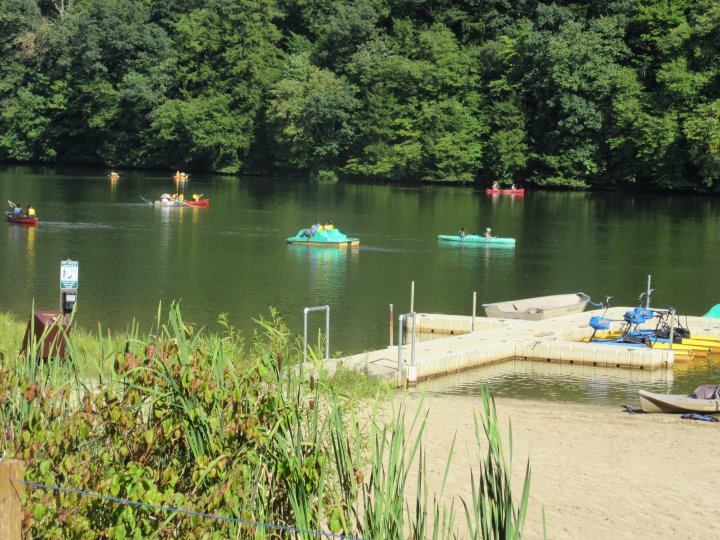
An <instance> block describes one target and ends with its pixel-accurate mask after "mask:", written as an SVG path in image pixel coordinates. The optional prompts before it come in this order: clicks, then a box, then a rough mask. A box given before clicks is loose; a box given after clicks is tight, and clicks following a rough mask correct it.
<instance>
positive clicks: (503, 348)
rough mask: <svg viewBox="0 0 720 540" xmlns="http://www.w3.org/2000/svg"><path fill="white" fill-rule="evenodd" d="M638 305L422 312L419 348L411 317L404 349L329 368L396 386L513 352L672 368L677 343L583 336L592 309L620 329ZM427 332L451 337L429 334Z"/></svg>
mask: <svg viewBox="0 0 720 540" xmlns="http://www.w3.org/2000/svg"><path fill="white" fill-rule="evenodd" d="M632 309H633V308H630V307H616V308H611V309H609V310H608V311H607V313H605V311H604V310H595V311H585V312H583V313H577V314H572V315H564V316H561V317H554V318H551V319H546V320H543V321H521V320H515V319H495V318H487V317H470V316H462V315H440V314H425V313H418V314H416V316H415V330H416V333H417V336H418V339H416V343H415V348H414V354H413V347H412V344H411V343H410V342H411V341H412V330H411V329H412V319H408V320H407V325H408V326H407V328H408V331H407V332H406V333H405V335H406V337H404V338H403V347H402V351H398V347H397V346H391V347H387V348H385V349H382V350H379V351H370V352H366V353H361V354H355V355H352V356H348V357H345V358H341V359H338V360H332V361H328V362H327V363H326V367H327V368H328V369H329V370H330V371H334V368H335V367H336V366H337V365H338V364H342V365H343V366H344V367H347V368H350V369H357V370H363V371H367V372H368V373H369V374H371V375H373V376H376V377H379V378H382V379H386V380H391V381H393V382H394V383H395V384H396V385H397V386H405V385H412V384H415V383H417V382H419V381H423V380H428V379H433V378H436V377H442V376H444V375H448V374H451V373H456V372H459V371H464V370H468V369H473V368H477V367H482V366H486V365H491V364H495V363H498V362H504V361H507V360H513V359H522V360H532V361H542V362H558V363H567V364H581V365H589V366H604V367H618V368H633V369H647V370H655V369H667V368H669V367H672V365H673V363H674V362H675V355H674V353H673V351H672V350H659V349H650V348H638V347H623V346H615V345H613V346H608V345H601V344H595V343H583V342H582V339H583V338H587V337H590V336H591V335H592V333H593V329H592V328H591V327H590V325H589V320H590V317H591V316H593V315H603V314H604V313H605V315H606V316H607V317H609V318H610V319H612V320H617V323H615V324H614V325H613V329H619V328H620V326H621V325H622V322H623V320H622V318H623V314H624V313H625V312H626V311H630V310H632ZM682 324H683V326H685V327H686V328H688V329H689V330H690V332H691V334H702V335H711V336H715V337H720V319H712V318H705V317H685V316H683V317H682ZM654 327H655V324H654V321H650V322H649V323H646V324H645V325H642V326H641V327H640V328H654ZM429 334H438V335H446V336H447V337H441V338H438V339H425V338H426V337H427V336H428V335H429ZM433 337H436V336H433ZM406 342H407V343H406Z"/></svg>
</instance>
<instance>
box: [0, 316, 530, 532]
mask: <svg viewBox="0 0 720 540" xmlns="http://www.w3.org/2000/svg"><path fill="white" fill-rule="evenodd" d="M220 322H221V324H222V325H223V326H224V331H223V332H222V333H220V334H213V333H207V332H206V331H205V330H203V329H200V330H196V329H195V328H194V327H193V326H192V325H189V324H187V323H186V322H185V321H184V320H183V318H182V314H181V312H180V309H179V307H178V306H176V305H174V306H171V307H170V309H169V310H168V314H167V317H166V319H165V322H163V316H162V312H161V311H160V309H159V311H158V317H157V319H156V322H155V324H154V325H153V326H152V328H151V329H150V330H149V332H147V333H145V334H141V333H140V331H139V329H138V328H137V325H135V324H132V325H131V326H130V327H129V328H128V330H127V332H126V333H125V335H123V336H118V337H113V336H110V335H103V333H102V331H100V330H98V332H97V333H96V334H95V335H94V337H90V335H89V334H86V333H82V332H79V331H77V329H76V330H75V331H73V332H72V333H71V334H70V335H68V336H66V338H67V354H66V355H65V357H64V358H49V359H47V360H46V361H38V360H37V359H36V358H37V356H36V353H37V347H39V346H40V343H42V339H41V340H39V341H38V342H35V343H33V344H31V347H30V349H29V351H28V353H27V354H24V355H20V354H17V353H15V352H12V351H10V350H9V349H8V348H7V347H6V344H5V343H2V344H1V345H0V347H2V349H1V350H2V351H3V352H4V355H5V358H4V360H3V366H2V372H1V375H2V376H1V377H0V384H2V388H3V394H2V395H3V396H4V397H3V399H2V401H1V402H0V420H2V421H3V423H4V425H5V426H6V427H7V429H6V430H5V434H4V437H5V443H6V445H7V446H8V447H9V448H10V449H11V450H12V453H14V455H15V456H16V457H19V458H20V459H24V460H25V462H26V470H27V477H28V479H30V480H35V481H39V482H46V483H53V484H61V485H68V486H71V487H74V488H77V489H86V490H89V491H93V492H103V493H108V494H111V495H113V496H118V497H128V498H131V499H134V500H140V501H143V502H149V503H152V504H159V505H166V506H178V507H184V508H188V509H193V510H198V511H202V512H208V513H217V514H221V515H225V516H232V517H236V518H239V519H243V520H249V521H254V522H264V523H270V524H276V525H282V526H286V527H293V528H295V529H298V531H296V532H283V531H277V530H273V529H270V528H263V527H258V526H250V525H240V524H231V523H226V522H225V523H222V522H217V521H212V520H203V519H200V518H196V517H180V516H173V515H172V514H169V515H168V514H164V513H161V512H157V511H154V510H149V509H147V508H136V507H125V506H123V505H111V504H109V503H103V502H98V501H97V500H94V499H86V498H82V497H78V496H76V495H67V494H60V495H58V494H55V493H52V492H44V491H30V492H28V494H27V501H26V508H27V510H28V514H27V516H26V525H27V527H28V530H29V531H30V534H31V535H32V536H33V537H58V536H63V537H65V536H73V535H76V534H80V533H79V532H78V531H82V536H83V537H87V538H101V537H103V538H104V537H118V538H119V537H127V536H134V537H157V538H176V537H187V538H192V537H195V538H200V537H208V538H229V537H232V538H316V537H317V536H316V535H314V534H311V533H309V532H303V531H332V532H336V533H344V534H346V535H350V536H354V537H362V538H386V539H405V538H433V539H445V538H467V537H470V538H519V537H520V536H521V534H522V530H523V525H524V518H525V513H526V508H527V503H528V490H529V482H530V475H529V468H528V471H527V475H526V481H525V487H524V489H523V493H522V495H521V499H520V501H519V502H516V501H515V498H514V496H513V493H512V490H511V485H510V466H511V461H510V460H506V458H505V455H504V449H503V445H502V440H501V437H500V431H499V428H498V422H497V417H496V414H495V404H494V401H493V400H492V397H491V396H490V395H489V394H486V395H485V396H484V398H483V409H482V410H481V411H480V421H478V419H477V418H476V422H475V438H476V443H477V446H478V449H485V448H486V449H487V451H486V457H485V458H484V459H481V462H480V464H479V469H478V470H479V473H478V477H477V479H476V478H475V476H474V473H471V474H472V475H473V476H471V479H472V480H471V481H472V493H473V496H472V500H470V501H460V502H461V503H462V507H463V509H464V512H465V522H464V523H463V522H461V521H459V520H458V519H457V515H456V510H455V508H456V507H455V501H454V500H452V501H451V502H450V503H449V505H446V504H445V503H443V502H442V501H443V500H444V497H443V492H444V488H445V481H446V480H447V475H448V470H449V467H450V458H449V457H448V460H447V463H446V468H445V476H444V478H443V487H442V488H441V490H440V493H431V492H430V491H429V490H428V487H427V486H428V471H427V469H426V455H425V451H426V450H425V449H424V448H423V445H422V440H423V434H424V430H425V423H426V416H425V414H423V413H422V412H421V408H419V409H418V412H417V413H415V414H414V415H412V416H411V417H410V415H409V414H408V411H407V409H406V407H405V406H404V405H401V406H400V407H399V409H398V410H397V411H394V413H393V414H392V417H391V418H390V419H389V421H388V420H386V419H385V418H386V416H387V415H386V414H385V411H387V409H388V407H389V403H388V401H387V397H388V394H387V391H386V390H385V389H384V388H383V387H382V386H380V385H376V384H372V383H369V382H363V381H364V376H363V375H362V374H358V373H353V374H352V377H350V376H349V374H348V373H347V372H344V371H342V370H339V371H338V372H337V378H336V379H333V378H332V377H329V376H328V375H327V374H326V372H325V371H324V370H323V366H322V362H321V361H320V360H319V358H320V354H321V351H322V348H321V345H322V343H321V342H318V346H317V347H313V348H311V351H310V358H311V363H312V364H313V369H308V370H305V369H304V367H303V364H302V347H301V343H300V342H299V341H298V340H297V338H294V337H293V336H292V335H291V334H290V333H289V331H288V330H287V328H286V327H285V326H284V325H283V324H282V321H280V320H279V318H278V317H277V313H275V312H273V311H271V313H270V317H269V318H267V319H264V318H260V319H258V321H257V330H256V332H255V333H254V334H253V336H252V338H251V339H250V340H249V341H248V342H247V343H246V342H245V341H244V339H243V338H242V337H241V336H239V334H238V333H237V332H236V331H235V330H234V329H233V328H232V327H231V326H230V325H229V324H228V323H227V320H226V319H223V318H222V317H221V321H220ZM11 326H12V325H10V324H8V323H7V322H3V321H2V320H1V319H0V329H2V330H0V332H1V333H0V341H2V340H3V339H5V338H6V337H8V336H14V337H13V338H12V339H17V333H16V332H14V331H13V330H12V329H11ZM16 345H17V344H16ZM358 389H363V390H364V391H365V392H366V394H364V395H360V394H358ZM481 428H482V429H481ZM510 442H511V443H512V440H511V441H510ZM510 450H511V451H512V444H510ZM450 454H452V450H451V452H450ZM411 478H413V480H414V481H416V482H417V487H416V489H415V491H414V493H413V492H411V490H410V488H409V481H410V479H411Z"/></svg>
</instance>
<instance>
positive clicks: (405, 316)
mask: <svg viewBox="0 0 720 540" xmlns="http://www.w3.org/2000/svg"><path fill="white" fill-rule="evenodd" d="M416 315H417V313H415V312H414V311H411V312H410V313H403V314H402V315H400V316H399V317H398V373H400V370H401V369H402V348H403V322H405V319H409V318H411V317H412V321H413V326H412V341H411V346H410V365H411V366H413V367H414V366H415V334H416V332H415V316H416Z"/></svg>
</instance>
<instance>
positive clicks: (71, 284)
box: [60, 260, 80, 289]
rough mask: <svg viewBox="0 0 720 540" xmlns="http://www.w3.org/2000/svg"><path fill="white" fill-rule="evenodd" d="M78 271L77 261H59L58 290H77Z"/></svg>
mask: <svg viewBox="0 0 720 540" xmlns="http://www.w3.org/2000/svg"><path fill="white" fill-rule="evenodd" d="M79 270H80V264H79V263H78V262H77V261H71V260H67V261H60V288H61V289H77V288H78V271H79Z"/></svg>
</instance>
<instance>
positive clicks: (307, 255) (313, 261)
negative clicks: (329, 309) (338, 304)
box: [287, 244, 360, 303]
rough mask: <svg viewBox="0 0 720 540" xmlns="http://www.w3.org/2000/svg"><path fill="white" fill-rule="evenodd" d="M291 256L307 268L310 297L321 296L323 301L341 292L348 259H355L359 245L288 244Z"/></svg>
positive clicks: (334, 298) (335, 297)
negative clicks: (325, 246) (320, 245)
mask: <svg viewBox="0 0 720 540" xmlns="http://www.w3.org/2000/svg"><path fill="white" fill-rule="evenodd" d="M287 247H288V250H289V252H290V253H292V255H293V257H294V258H295V259H296V260H298V261H300V262H304V264H305V267H306V269H307V270H308V292H309V293H310V298H323V299H324V300H323V302H326V303H332V302H335V301H337V300H338V299H339V298H340V297H341V296H342V294H343V290H344V286H345V274H346V269H347V261H348V259H357V258H358V257H359V255H360V250H359V246H353V247H351V248H347V249H346V248H333V247H327V248H318V247H308V246H300V245H295V244H289V245H288V246H287Z"/></svg>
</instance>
